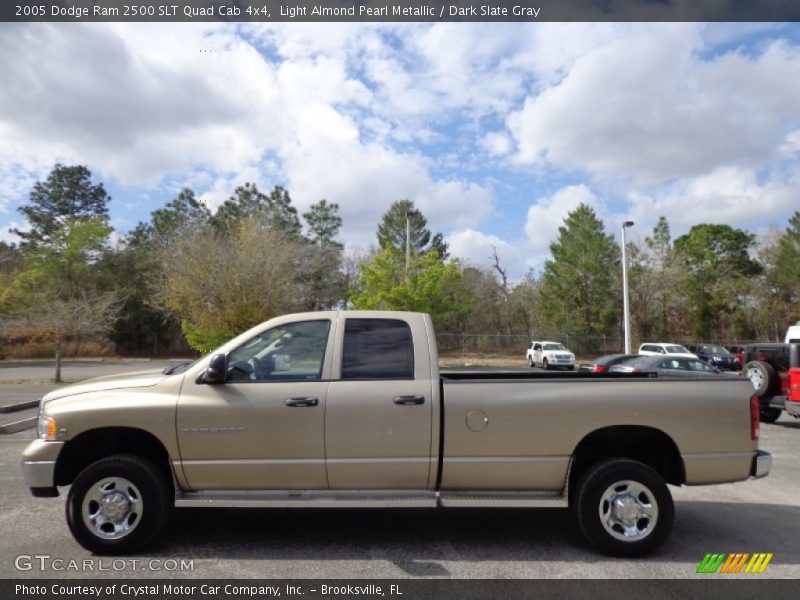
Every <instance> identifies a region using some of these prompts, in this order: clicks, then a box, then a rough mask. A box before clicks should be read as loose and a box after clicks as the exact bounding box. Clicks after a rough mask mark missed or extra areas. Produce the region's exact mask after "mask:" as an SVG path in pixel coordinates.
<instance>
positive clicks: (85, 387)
mask: <svg viewBox="0 0 800 600" xmlns="http://www.w3.org/2000/svg"><path fill="white" fill-rule="evenodd" d="M165 377H166V375H164V373H163V372H162V371H161V370H160V369H150V370H148V371H135V372H133V373H122V374H120V375H106V376H105V377H95V378H94V379H87V380H86V381H81V382H80V383H76V384H73V385H68V386H66V387H63V388H59V389H57V390H53V391H52V392H50V393H48V394H46V395H45V396H44V399H43V400H44V401H45V402H49V401H50V400H55V399H57V398H64V397H66V396H74V395H76V394H85V393H87V392H104V391H108V390H119V389H124V388H138V387H150V386H152V385H156V384H157V383H158V382H159V381H162V380H163V379H164V378H165Z"/></svg>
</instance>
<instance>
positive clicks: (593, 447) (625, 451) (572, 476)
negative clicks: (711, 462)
mask: <svg viewBox="0 0 800 600" xmlns="http://www.w3.org/2000/svg"><path fill="white" fill-rule="evenodd" d="M612 458H628V459H631V460H635V461H638V462H641V463H644V464H646V465H648V466H649V467H651V468H653V469H654V470H655V471H656V472H657V473H658V474H659V475H661V477H663V479H664V481H666V482H667V483H671V484H673V485H681V484H683V483H684V482H685V481H686V471H685V467H684V464H683V458H682V457H681V454H680V451H679V450H678V446H677V444H676V443H675V441H674V440H673V439H672V438H671V437H670V436H669V435H667V434H666V433H664V432H663V431H661V430H660V429H657V428H655V427H649V426H646V425H614V426H609V427H603V428H600V429H596V430H594V431H592V432H591V433H588V434H587V435H585V436H584V437H583V439H582V440H581V441H580V442H579V443H578V445H577V446H576V447H575V450H574V451H573V454H572V465H571V468H570V473H569V483H570V489H573V488H574V486H573V484H575V483H577V482H578V481H579V480H580V477H581V476H582V474H583V473H585V472H586V470H587V469H589V468H590V467H592V466H593V465H595V464H597V463H599V462H602V461H605V460H609V459H612Z"/></svg>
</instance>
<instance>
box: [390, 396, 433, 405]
mask: <svg viewBox="0 0 800 600" xmlns="http://www.w3.org/2000/svg"><path fill="white" fill-rule="evenodd" d="M394 403H395V404H403V405H409V404H425V396H395V397H394Z"/></svg>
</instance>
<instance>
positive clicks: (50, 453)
mask: <svg viewBox="0 0 800 600" xmlns="http://www.w3.org/2000/svg"><path fill="white" fill-rule="evenodd" d="M63 447H64V442H60V441H55V442H54V441H47V440H34V441H32V442H31V443H30V444H28V447H27V448H25V450H24V451H23V453H22V476H23V478H24V479H25V485H27V486H28V487H29V488H30V489H31V493H32V494H33V495H34V496H57V495H58V491H57V489H56V483H55V472H56V460H57V459H58V454H59V452H61V448H63Z"/></svg>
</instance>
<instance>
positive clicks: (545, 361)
mask: <svg viewBox="0 0 800 600" xmlns="http://www.w3.org/2000/svg"><path fill="white" fill-rule="evenodd" d="M542 368H543V369H544V370H545V371H547V370H548V369H549V368H550V365H548V364H547V359H546V358H543V359H542Z"/></svg>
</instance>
